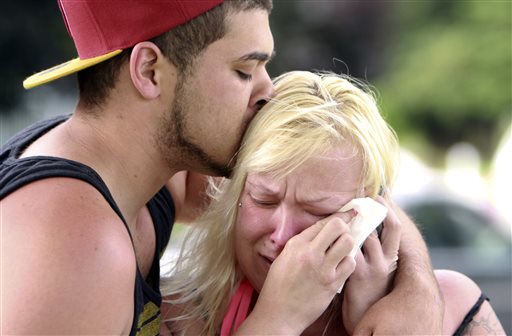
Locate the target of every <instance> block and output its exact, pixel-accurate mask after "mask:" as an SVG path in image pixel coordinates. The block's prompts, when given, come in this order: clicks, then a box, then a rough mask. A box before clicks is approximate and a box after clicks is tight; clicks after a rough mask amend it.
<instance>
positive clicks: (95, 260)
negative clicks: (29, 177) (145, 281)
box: [1, 178, 136, 334]
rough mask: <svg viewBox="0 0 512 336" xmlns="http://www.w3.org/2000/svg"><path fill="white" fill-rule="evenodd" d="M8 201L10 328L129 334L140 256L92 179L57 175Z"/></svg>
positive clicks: (6, 300)
mask: <svg viewBox="0 0 512 336" xmlns="http://www.w3.org/2000/svg"><path fill="white" fill-rule="evenodd" d="M1 202H2V205H1V208H2V214H1V217H2V218H1V219H2V223H1V225H2V238H1V239H2V241H1V243H2V287H3V288H2V301H3V302H2V306H3V307H2V308H3V316H2V323H3V327H2V328H3V331H4V332H6V333H8V334H16V333H31V334H43V333H44V334H50V333H59V334H76V333H91V334H92V333H103V334H105V333H108V334H119V333H127V332H129V329H127V328H129V327H130V325H131V321H132V318H133V284H134V280H135V272H136V262H135V255H134V252H133V247H132V244H131V240H130V237H129V235H128V231H127V229H126V228H125V227H124V225H123V223H122V221H121V219H120V218H119V217H118V216H117V215H116V214H115V212H114V211H113V210H112V209H111V208H110V206H109V204H108V203H107V202H106V200H105V199H104V198H103V197H102V195H101V194H100V193H99V192H98V191H97V190H96V189H95V188H94V187H92V186H90V185H89V184H87V183H85V182H82V181H79V180H76V179H69V178H51V179H45V180H41V181H37V182H34V183H32V184H29V185H27V186H25V187H23V188H21V189H19V190H17V191H16V192H14V193H12V194H10V195H9V196H7V197H6V198H4V199H3V200H2V201H1ZM26 321H31V323H26Z"/></svg>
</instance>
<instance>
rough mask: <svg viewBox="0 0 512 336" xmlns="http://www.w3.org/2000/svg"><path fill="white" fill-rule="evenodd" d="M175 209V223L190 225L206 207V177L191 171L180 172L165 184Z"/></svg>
mask: <svg viewBox="0 0 512 336" xmlns="http://www.w3.org/2000/svg"><path fill="white" fill-rule="evenodd" d="M166 186H167V189H169V192H170V193H171V195H172V199H173V201H174V206H175V208H176V222H178V223H181V224H192V223H193V222H194V220H195V219H196V218H197V217H199V216H200V215H201V214H202V213H203V211H204V210H205V208H206V206H207V205H208V197H207V195H206V188H207V186H208V177H207V176H206V175H202V174H199V173H194V172H191V171H180V172H178V173H176V174H174V176H173V177H172V178H171V179H170V180H169V182H167V184H166Z"/></svg>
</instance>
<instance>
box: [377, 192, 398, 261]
mask: <svg viewBox="0 0 512 336" xmlns="http://www.w3.org/2000/svg"><path fill="white" fill-rule="evenodd" d="M376 200H377V201H378V202H380V203H382V204H383V205H384V206H386V207H387V208H388V215H387V216H386V219H385V220H384V225H383V229H382V235H381V242H382V252H383V253H384V256H385V257H386V258H395V257H396V256H397V255H398V249H399V247H400V237H401V233H402V225H401V222H400V219H399V218H398V216H397V214H396V212H395V211H394V209H393V208H392V207H391V206H390V205H389V204H388V202H387V201H386V200H385V199H384V198H383V197H380V196H377V199H376Z"/></svg>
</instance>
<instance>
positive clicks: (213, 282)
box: [161, 71, 398, 335]
mask: <svg viewBox="0 0 512 336" xmlns="http://www.w3.org/2000/svg"><path fill="white" fill-rule="evenodd" d="M274 85H275V97H274V98H273V99H272V100H271V101H270V102H269V103H268V104H266V105H265V106H264V107H263V108H262V109H261V111H260V112H259V113H258V114H257V115H256V117H255V118H254V120H253V121H252V122H251V124H250V126H249V127H248V129H247V131H246V133H245V136H244V139H243V141H242V145H241V147H240V150H239V153H238V156H237V163H236V165H235V168H234V170H233V175H232V177H231V179H229V180H227V179H222V180H215V181H213V180H212V183H211V184H210V193H209V194H210V196H211V203H210V206H209V207H208V209H207V211H206V212H205V214H204V215H203V216H202V218H201V219H200V220H199V222H198V223H197V228H194V229H191V230H190V231H189V233H188V235H187V237H186V238H185V241H184V246H183V249H182V251H181V253H180V257H179V258H178V261H177V264H176V266H175V268H174V271H173V274H172V275H171V276H170V277H168V278H164V279H162V285H161V289H162V293H163V295H171V296H172V297H173V299H172V300H169V301H168V302H169V303H171V304H176V305H180V307H182V308H181V309H183V314H182V315H181V316H179V317H175V318H173V319H172V320H181V321H183V320H185V321H187V320H188V321H190V322H191V323H197V322H198V321H199V322H200V323H204V324H203V326H204V328H203V333H204V334H206V335H213V334H215V333H218V331H219V329H220V325H221V323H222V319H223V317H224V314H225V312H226V309H227V306H228V304H229V301H230V298H231V296H232V294H233V293H234V291H235V290H236V288H237V284H238V282H239V281H240V280H241V279H242V278H243V274H241V272H240V270H239V269H238V268H237V262H236V256H235V248H234V224H235V221H236V216H237V211H238V206H237V205H238V203H239V198H240V196H241V193H242V191H243V189H244V185H245V180H246V178H247V174H248V173H249V172H255V173H258V172H265V173H267V174H272V175H273V176H274V177H276V178H280V177H284V176H286V175H287V174H289V173H291V172H292V171H294V170H295V169H296V168H297V167H299V166H300V165H301V164H303V163H304V162H305V161H306V160H308V159H309V158H312V157H313V156H316V155H321V154H322V153H323V152H325V151H327V150H328V149H330V148H332V147H334V146H336V145H339V144H342V143H346V142H349V143H350V144H351V145H352V147H353V149H354V155H358V156H359V157H360V159H361V160H362V163H363V169H362V172H361V182H360V183H361V193H364V194H365V196H370V197H373V196H376V195H377V194H378V192H379V190H380V189H381V188H385V189H386V188H390V187H391V186H392V184H393V181H394V178H395V171H396V164H397V162H398V141H397V137H396V135H395V132H394V131H393V130H392V129H391V128H390V127H389V125H388V124H387V123H386V122H385V121H384V119H383V118H382V116H381V114H380V113H379V110H378V107H377V104H376V100H375V96H374V94H373V93H372V92H371V91H370V90H369V89H368V87H367V86H365V85H363V84H362V83H361V82H358V81H356V80H354V79H351V78H349V77H348V76H343V75H337V74H333V73H311V72H307V71H293V72H289V73H285V74H283V75H281V76H279V77H277V78H276V79H275V80H274ZM360 196H363V195H360ZM164 319H166V317H165V316H164Z"/></svg>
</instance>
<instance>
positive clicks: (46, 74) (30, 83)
mask: <svg viewBox="0 0 512 336" xmlns="http://www.w3.org/2000/svg"><path fill="white" fill-rule="evenodd" d="M121 51H122V50H114V51H111V52H109V53H108V54H105V55H101V56H97V57H93V58H87V59H80V58H74V59H72V60H71V61H67V62H66V63H62V64H59V65H56V66H54V67H52V68H50V69H46V70H44V71H41V72H38V73H36V74H33V75H32V76H30V77H28V78H27V79H25V80H24V81H23V87H24V88H25V89H31V88H33V87H36V86H39V85H42V84H45V83H48V82H51V81H54V80H56V79H59V78H62V77H64V76H67V75H70V74H72V73H75V72H77V71H80V70H83V69H85V68H88V67H90V66H93V65H95V64H98V63H101V62H103V61H105V60H107V59H109V58H112V57H114V56H116V55H118V54H119V53H121Z"/></svg>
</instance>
